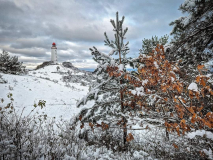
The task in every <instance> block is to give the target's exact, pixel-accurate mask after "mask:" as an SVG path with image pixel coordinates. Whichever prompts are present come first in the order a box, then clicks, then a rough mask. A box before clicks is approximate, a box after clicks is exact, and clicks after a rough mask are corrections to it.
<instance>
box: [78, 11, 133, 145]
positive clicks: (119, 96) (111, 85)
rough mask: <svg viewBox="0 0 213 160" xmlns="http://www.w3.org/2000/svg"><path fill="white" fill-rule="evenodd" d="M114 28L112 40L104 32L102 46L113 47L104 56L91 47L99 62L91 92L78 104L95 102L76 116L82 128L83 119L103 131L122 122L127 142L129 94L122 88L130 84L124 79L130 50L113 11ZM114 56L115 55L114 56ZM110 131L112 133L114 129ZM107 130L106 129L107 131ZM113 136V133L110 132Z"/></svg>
mask: <svg viewBox="0 0 213 160" xmlns="http://www.w3.org/2000/svg"><path fill="white" fill-rule="evenodd" d="M110 22H111V24H112V26H113V28H114V29H113V31H114V32H115V34H114V36H115V39H114V41H112V40H111V41H110V40H109V38H108V36H107V34H106V33H104V35H105V41H104V42H105V45H107V46H109V47H110V48H112V50H111V52H110V53H109V54H108V55H107V54H104V53H101V52H99V51H98V50H97V49H96V48H95V47H93V49H91V48H90V50H91V54H92V55H93V56H94V58H93V59H94V60H95V61H96V62H97V63H98V64H99V65H98V67H97V69H96V72H95V73H96V74H97V80H96V82H95V83H94V84H93V85H92V86H91V87H90V88H91V89H90V92H89V93H88V94H87V96H86V97H84V98H83V99H82V100H81V101H79V103H78V104H77V106H78V107H79V106H80V105H84V104H86V103H87V101H90V100H95V102H94V105H93V106H92V107H91V108H86V109H83V110H82V111H81V113H80V114H79V119H80V121H81V123H82V125H81V128H83V127H84V125H85V122H88V123H87V124H89V126H90V127H91V128H93V127H94V126H101V127H102V129H103V130H105V129H108V128H109V126H110V127H115V128H116V127H119V126H118V125H117V123H118V121H122V124H121V125H122V127H123V128H124V129H123V138H121V140H123V142H124V143H125V142H126V138H127V130H126V129H125V127H126V122H127V116H126V114H125V113H126V111H127V110H128V107H124V102H125V101H127V99H128V98H129V97H126V95H125V94H124V91H125V90H126V89H127V88H128V87H131V86H130V85H129V84H128V80H126V79H125V78H124V75H125V73H127V71H126V65H127V64H129V63H130V62H131V60H130V59H127V58H126V54H127V53H128V51H129V47H128V44H129V42H127V43H125V44H124V36H125V34H126V33H127V30H128V28H126V29H124V30H123V22H124V17H122V20H119V18H118V12H117V13H116V21H114V20H110ZM116 55H117V56H116ZM115 128H113V129H112V130H111V131H112V132H114V131H115V130H116V129H115ZM108 131H109V130H108ZM111 135H113V134H111Z"/></svg>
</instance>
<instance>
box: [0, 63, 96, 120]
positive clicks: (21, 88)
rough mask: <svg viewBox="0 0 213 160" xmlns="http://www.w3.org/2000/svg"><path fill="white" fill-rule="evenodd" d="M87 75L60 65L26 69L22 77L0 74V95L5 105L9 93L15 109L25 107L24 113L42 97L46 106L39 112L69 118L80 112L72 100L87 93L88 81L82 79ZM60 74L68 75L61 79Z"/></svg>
mask: <svg viewBox="0 0 213 160" xmlns="http://www.w3.org/2000/svg"><path fill="white" fill-rule="evenodd" d="M57 68H59V69H58V70H57ZM87 74H88V75H89V76H90V77H91V76H92V75H91V74H89V73H87V72H81V71H80V70H75V69H71V68H66V67H64V66H63V65H60V64H59V65H49V66H45V67H43V68H40V69H38V70H33V71H29V73H28V75H22V76H20V75H11V74H3V73H1V75H2V76H3V78H4V79H5V80H6V81H7V83H0V91H1V92H0V98H3V99H4V103H3V105H5V104H7V103H8V102H9V99H8V98H7V94H8V93H12V94H13V98H14V106H15V107H16V109H17V110H18V111H19V112H22V110H23V108H24V107H25V109H24V115H27V114H28V113H29V112H30V111H31V110H32V109H33V108H34V107H33V104H34V103H37V102H38V101H39V100H45V101H46V107H44V108H43V109H39V108H37V111H38V112H39V113H43V112H44V114H47V116H48V117H56V118H59V117H60V116H62V118H63V119H70V118H71V117H73V115H75V114H77V113H78V112H79V111H80V109H79V108H76V102H77V101H78V100H80V99H81V98H82V97H83V96H84V95H86V93H87V92H88V89H89V87H88V85H87V84H88V83H89V82H88V80H87V79H84V78H82V77H88V75H87ZM63 76H67V77H69V79H70V81H66V82H64V81H63ZM79 76H81V79H79ZM76 77H77V78H76ZM72 79H75V83H73V82H72V81H71V80H72ZM76 79H77V80H76ZM90 80H91V78H90ZM92 103H93V102H90V103H88V105H87V106H88V107H89V106H91V105H92ZM1 105H2V104H1Z"/></svg>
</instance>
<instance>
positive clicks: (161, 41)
mask: <svg viewBox="0 0 213 160" xmlns="http://www.w3.org/2000/svg"><path fill="white" fill-rule="evenodd" d="M168 39H169V36H168V35H164V36H162V37H161V38H158V37H157V36H154V37H152V38H151V39H146V38H144V40H142V49H140V54H149V53H151V52H152V50H153V49H155V47H156V46H157V45H163V46H164V45H165V44H166V43H167V42H168Z"/></svg>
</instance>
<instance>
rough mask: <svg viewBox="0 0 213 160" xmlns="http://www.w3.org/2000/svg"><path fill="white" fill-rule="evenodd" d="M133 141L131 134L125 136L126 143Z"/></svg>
mask: <svg viewBox="0 0 213 160" xmlns="http://www.w3.org/2000/svg"><path fill="white" fill-rule="evenodd" d="M133 139H134V137H133V135H132V134H131V133H129V134H128V135H127V137H126V141H127V142H130V141H132V140H133Z"/></svg>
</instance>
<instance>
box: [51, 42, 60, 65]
mask: <svg viewBox="0 0 213 160" xmlns="http://www.w3.org/2000/svg"><path fill="white" fill-rule="evenodd" d="M57 58H58V57H57V48H56V44H55V42H53V44H52V47H51V61H52V62H53V64H57Z"/></svg>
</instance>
